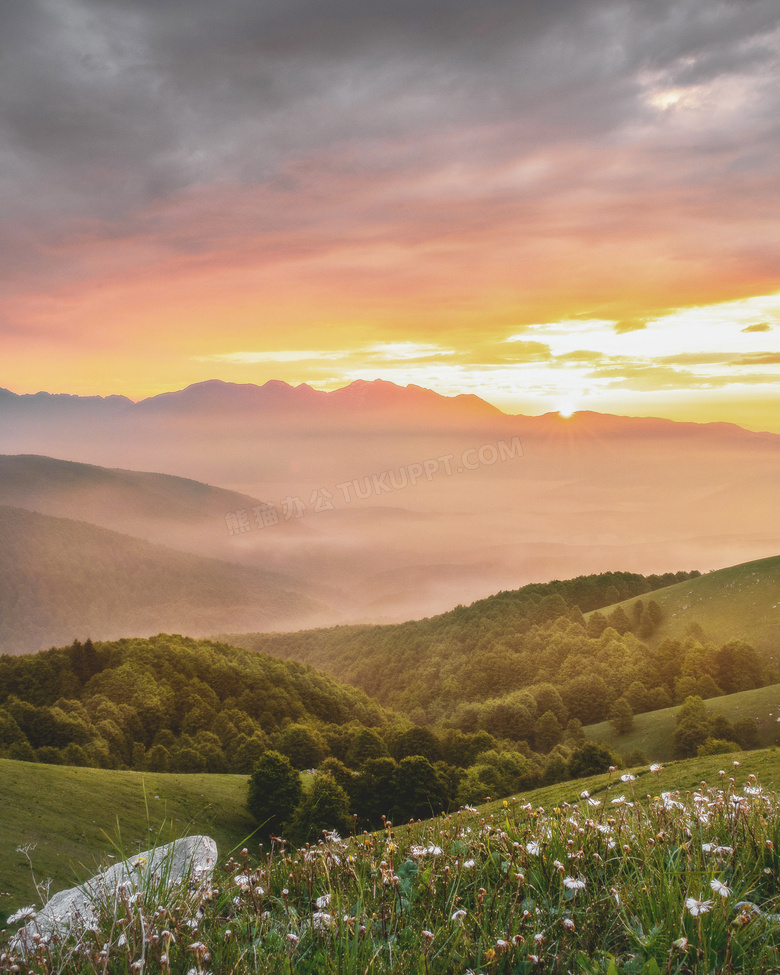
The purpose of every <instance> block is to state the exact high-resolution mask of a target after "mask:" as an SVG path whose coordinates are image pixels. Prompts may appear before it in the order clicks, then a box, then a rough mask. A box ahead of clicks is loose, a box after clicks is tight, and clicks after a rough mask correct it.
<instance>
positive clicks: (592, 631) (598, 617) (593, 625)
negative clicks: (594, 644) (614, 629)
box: [586, 610, 607, 640]
mask: <svg viewBox="0 0 780 975" xmlns="http://www.w3.org/2000/svg"><path fill="white" fill-rule="evenodd" d="M606 628H607V618H606V616H605V615H604V614H603V613H600V612H599V611H598V610H596V612H595V613H591V615H590V619H589V620H588V626H587V630H586V632H587V634H588V636H589V637H590V638H591V640H597V639H598V638H599V637H600V636H601V634H602V633H603V632H604V630H606Z"/></svg>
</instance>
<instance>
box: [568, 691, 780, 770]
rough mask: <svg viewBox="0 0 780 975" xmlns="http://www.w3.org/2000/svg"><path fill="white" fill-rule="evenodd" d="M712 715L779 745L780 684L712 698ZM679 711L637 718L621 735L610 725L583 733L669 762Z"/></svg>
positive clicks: (619, 749)
mask: <svg viewBox="0 0 780 975" xmlns="http://www.w3.org/2000/svg"><path fill="white" fill-rule="evenodd" d="M705 703H706V706H707V712H708V714H710V715H713V716H714V715H718V714H720V715H723V717H725V718H727V719H728V720H729V721H730V722H731V723H732V724H734V723H736V722H737V721H740V720H742V719H744V718H750V719H751V720H754V721H755V722H756V727H757V729H758V733H759V735H760V738H761V742H762V744H763V745H780V723H779V722H780V684H772V685H770V686H769V687H759V688H756V689H754V690H751V691H741V692H740V693H739V694H728V695H726V696H725V697H713V698H710V699H709V700H707V701H706V702H705ZM677 710H678V709H677V708H676V707H674V708H662V709H660V710H658V711H650V712H648V713H647V714H637V715H635V716H634V719H633V727H632V729H631V731H629V732H626V733H625V734H622V735H619V734H617V733H616V732H615V730H614V728H613V727H612V725H611V724H610V722H609V721H602V722H600V723H599V724H594V725H589V726H588V727H586V728H585V729H584V731H585V735H586V737H587V738H588V739H589V740H591V741H596V742H598V743H599V744H603V745H607V746H608V747H609V748H612V749H614V750H615V751H616V752H618V753H620V754H624V755H625V754H628V753H630V752H632V751H635V750H636V749H638V750H640V751H642V752H643V753H644V754H645V755H646V756H647V759H648V761H651V762H656V761H668V760H670V759H671V758H673V757H674V749H673V741H672V739H673V737H674V730H675V727H676V722H675V717H676V714H677Z"/></svg>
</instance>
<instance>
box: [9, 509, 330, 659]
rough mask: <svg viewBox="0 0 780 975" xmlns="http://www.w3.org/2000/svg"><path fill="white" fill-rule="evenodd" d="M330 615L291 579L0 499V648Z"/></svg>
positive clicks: (279, 623) (268, 624)
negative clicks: (54, 515) (4, 504)
mask: <svg viewBox="0 0 780 975" xmlns="http://www.w3.org/2000/svg"><path fill="white" fill-rule="evenodd" d="M323 616H324V617H325V618H327V617H328V614H327V611H326V610H324V608H323V607H321V606H318V605H317V604H316V603H315V602H314V601H313V600H312V599H311V598H310V597H309V596H308V595H307V594H306V593H304V592H303V591H302V587H301V586H300V585H299V584H297V583H296V582H295V581H294V580H291V579H287V578H285V577H284V576H281V575H278V574H275V573H273V572H268V571H265V570H263V569H259V568H249V567H247V566H241V565H236V564H233V563H230V562H224V561H220V560H218V559H207V558H203V557H201V556H197V555H191V554H189V553H185V552H177V551H175V550H173V549H169V548H166V547H164V546H162V545H153V544H151V543H150V542H146V541H142V540H140V539H137V538H131V537H129V536H127V535H121V534H119V533H117V532H112V531H108V530H107V529H104V528H98V527H96V526H94V525H89V524H86V523H84V522H79V521H73V520H71V519H65V518H53V517H50V516H48V515H41V514H38V513H36V512H32V511H26V510H22V509H20V508H12V507H8V506H0V651H2V652H5V653H27V652H30V651H35V650H39V649H41V648H43V647H49V646H52V645H59V644H63V643H67V642H69V641H71V640H72V639H73V638H74V637H75V636H79V637H81V638H82V639H83V638H85V637H88V636H89V637H92V638H93V639H112V638H116V637H120V636H145V635H148V634H150V633H157V632H159V631H160V630H161V629H165V630H168V631H169V632H174V633H188V634H191V635H195V636H198V635H201V634H204V633H208V632H213V631H214V630H215V629H219V628H224V627H225V626H226V625H227V626H230V627H231V628H232V625H233V624H234V621H237V620H244V621H246V623H247V624H250V625H254V626H260V627H261V628H262V629H273V628H277V627H290V626H293V625H296V624H298V625H300V624H301V623H302V622H303V621H306V620H310V621H311V620H316V619H317V618H318V617H319V618H320V619H322V618H323Z"/></svg>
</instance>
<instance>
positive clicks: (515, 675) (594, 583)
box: [220, 572, 698, 737]
mask: <svg viewBox="0 0 780 975" xmlns="http://www.w3.org/2000/svg"><path fill="white" fill-rule="evenodd" d="M697 574H698V573H686V572H680V573H677V574H673V573H668V574H666V575H664V576H647V577H646V576H641V575H637V574H635V573H628V572H605V573H601V574H599V575H590V576H578V577H577V578H575V579H567V580H555V581H553V582H549V583H542V584H533V585H528V586H524V587H523V588H522V589H518V590H514V591H508V592H500V593H497V594H496V595H494V596H491V597H489V598H487V599H482V600H479V601H478V602H475V603H472V604H471V605H470V606H457V607H456V608H455V609H453V610H451V611H450V612H448V613H443V614H441V615H439V616H434V617H430V618H428V619H423V620H414V621H411V622H408V623H400V624H393V625H384V626H381V625H362V626H336V627H331V628H328V629H316V630H306V631H302V632H296V633H286V634H282V633H279V634H267V633H243V634H241V633H236V632H231V633H229V634H226V635H222V636H220V639H222V640H224V641H226V642H229V643H231V644H232V645H234V646H241V647H247V648H248V649H251V650H262V651H264V652H265V653H269V654H271V655H272V656H275V657H281V658H283V659H292V660H300V661H303V662H304V663H308V664H311V665H312V666H314V667H317V668H318V669H320V670H323V671H325V673H329V674H332V675H333V676H334V677H336V678H337V679H338V680H341V681H344V682H345V683H350V684H354V685H355V686H357V687H361V688H362V689H363V690H365V691H366V693H368V694H370V695H372V696H373V697H376V698H377V700H379V701H381V702H382V703H383V704H385V705H386V706H387V707H391V708H393V709H395V710H398V711H402V712H404V713H406V714H414V716H415V720H420V721H422V722H425V721H427V722H429V723H436V722H439V721H442V720H447V719H449V718H451V717H452V715H453V711H454V710H455V708H457V707H458V705H461V704H464V703H474V704H477V705H482V704H484V702H485V701H486V700H488V699H490V698H494V697H503V696H506V695H507V694H511V693H512V692H514V691H518V690H522V689H524V688H527V687H529V686H531V685H533V684H536V683H542V682H550V681H552V682H553V683H556V684H563V683H568V682H570V680H572V679H573V678H574V677H576V676H579V675H581V674H582V673H583V670H592V669H593V667H592V666H591V664H593V663H594V662H595V663H598V664H599V665H600V666H601V665H602V664H603V667H602V668H601V669H603V670H604V675H603V679H605V680H607V681H608V683H615V680H616V669H615V662H613V661H609V662H604V661H603V660H597V658H598V657H599V656H600V653H599V649H600V648H599V647H596V646H595V645H594V644H593V642H592V641H590V642H589V635H588V634H587V633H586V631H585V628H584V622H585V621H584V619H583V617H582V613H581V612H580V610H583V609H593V608H596V607H599V606H605V605H607V604H608V603H611V602H614V601H615V599H614V596H615V595H622V596H623V597H624V598H628V597H634V598H637V597H641V596H646V595H647V594H648V593H650V592H653V591H654V590H656V589H659V588H662V587H665V586H668V585H670V584H671V583H673V582H679V581H681V580H682V579H688V578H691V577H692V576H695V575H697ZM576 607H578V609H576V612H573V611H574V610H575V608H576ZM598 635H600V634H597V635H596V636H598ZM620 638H621V636H620V635H618V639H620ZM644 654H645V649H644V647H643V645H642V644H640V643H639V642H638V641H636V640H635V641H633V643H631V645H630V646H629V645H628V644H627V645H626V646H624V647H623V648H622V649H621V650H620V652H619V656H621V657H622V658H623V659H622V661H621V669H625V668H626V667H628V666H629V658H631V663H630V666H631V667H634V666H636V667H641V660H640V659H637V660H634V658H641V657H642V655H644ZM579 655H582V656H583V657H585V658H587V660H577V661H576V662H575V661H574V659H573V658H574V657H577V656H579ZM567 657H572V661H571V667H570V668H568V669H567V668H563V663H564V660H565V659H566V658H567ZM621 679H622V677H621ZM615 689H617V684H616V688H615ZM602 696H603V695H602ZM616 696H619V695H616ZM571 697H572V701H573V703H574V704H575V711H573V712H572V715H573V716H576V717H578V718H579V719H580V720H582V721H584V722H585V721H586V720H594V718H592V717H590V714H589V711H588V710H587V709H585V710H583V712H582V714H580V713H577V712H576V706H577V704H578V702H581V701H582V694H581V692H580V691H579V690H577V689H574V690H573V691H572V694H571ZM601 703H603V702H601ZM570 710H571V709H570ZM521 737H522V736H521Z"/></svg>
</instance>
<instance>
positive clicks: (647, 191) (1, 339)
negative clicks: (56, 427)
mask: <svg viewBox="0 0 780 975" xmlns="http://www.w3.org/2000/svg"><path fill="white" fill-rule="evenodd" d="M778 159H780V5H778V3H777V0H506V2H501V0H497V2H492V0H482V2H480V0H394V2H393V3H387V2H385V0H383V2H381V3H380V2H378V0H221V2H219V3H215V2H214V0H175V2H174V0H3V2H2V4H0V162H1V164H0V193H1V194H2V196H1V198H2V207H0V346H1V347H2V354H1V355H0V364H1V365H2V369H0V386H3V387H5V388H8V389H11V390H12V391H14V392H16V393H28V392H35V391H37V390H40V389H46V390H49V391H51V392H68V393H78V394H100V395H106V394H109V393H121V394H124V395H127V396H130V397H131V398H133V399H139V398H142V397H144V396H148V395H152V394H155V393H159V392H163V391H167V390H173V389H180V388H182V387H184V386H186V385H187V384H189V383H193V382H198V381H202V380H206V379H210V378H218V379H222V380H226V381H231V382H254V383H263V382H265V381H267V380H269V379H282V380H285V381H287V382H290V383H293V384H297V383H301V382H307V383H310V384H311V385H313V386H316V387H318V388H322V389H333V388H337V387H339V386H343V385H345V384H346V383H348V382H351V381H353V380H355V379H375V378H382V379H387V380H391V381H393V382H397V383H399V384H401V385H406V384H408V383H416V384H418V385H422V386H427V387H429V388H432V389H435V390H437V391H438V392H441V393H444V394H447V395H455V394H456V393H461V392H466V393H477V394H478V395H480V396H482V397H483V398H484V399H486V400H488V401H489V402H491V403H494V404H495V405H497V406H499V407H500V408H501V409H504V410H506V411H507V412H513V413H514V412H517V413H520V412H522V413H542V412H547V411H551V410H559V411H561V412H563V413H565V414H567V413H570V412H571V411H573V410H581V409H591V410H598V411H601V412H612V413H620V414H626V415H656V416H667V417H671V418H673V419H688V420H691V419H692V420H699V421H708V420H728V421H732V422H737V423H740V424H742V425H743V426H746V427H748V428H750V429H766V430H776V431H780V205H779V204H780V166H778Z"/></svg>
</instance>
